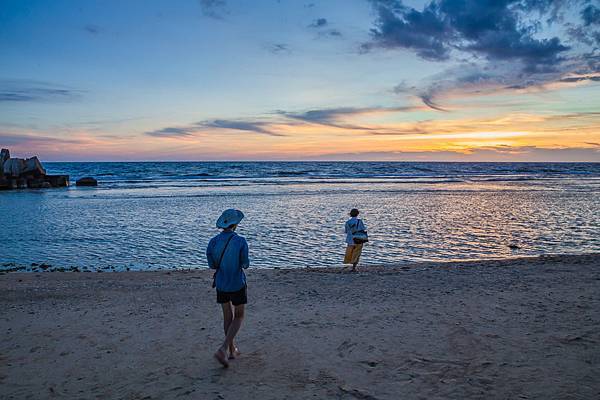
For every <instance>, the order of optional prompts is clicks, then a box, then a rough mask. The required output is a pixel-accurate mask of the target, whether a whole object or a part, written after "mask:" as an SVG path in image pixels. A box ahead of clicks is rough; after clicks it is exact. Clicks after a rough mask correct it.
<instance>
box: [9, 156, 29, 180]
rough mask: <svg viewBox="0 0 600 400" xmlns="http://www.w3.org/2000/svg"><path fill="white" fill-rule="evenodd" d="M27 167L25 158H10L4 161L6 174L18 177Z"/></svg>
mask: <svg viewBox="0 0 600 400" xmlns="http://www.w3.org/2000/svg"><path fill="white" fill-rule="evenodd" d="M24 169H25V160H23V159H22V158H9V159H8V160H6V161H5V162H4V175H8V176H9V177H13V178H18V177H19V176H20V175H21V173H22V172H23V170H24Z"/></svg>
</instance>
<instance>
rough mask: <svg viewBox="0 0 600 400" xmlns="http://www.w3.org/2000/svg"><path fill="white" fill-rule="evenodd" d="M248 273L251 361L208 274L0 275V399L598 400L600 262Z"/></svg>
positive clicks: (555, 259) (594, 257)
mask: <svg viewBox="0 0 600 400" xmlns="http://www.w3.org/2000/svg"><path fill="white" fill-rule="evenodd" d="M340 272H341V271H340V269H339V268H297V269H292V268H289V269H252V268H251V269H250V270H249V271H248V285H249V289H248V290H249V304H248V306H247V316H246V320H245V322H244V325H243V326H242V329H241V331H240V334H239V339H238V345H239V347H240V349H241V350H242V353H243V354H242V356H241V358H240V359H238V360H235V361H234V362H232V363H231V364H232V365H231V367H230V368H229V369H228V370H224V369H222V368H221V367H220V366H219V365H218V364H217V363H216V362H215V361H214V360H213V358H212V353H213V352H214V350H215V349H216V347H217V346H218V345H219V341H220V340H221V336H222V331H221V330H222V327H221V324H222V321H221V314H220V313H221V312H220V308H219V307H218V305H217V304H215V298H214V297H215V296H214V290H213V289H211V287H210V283H211V277H212V271H210V270H208V269H199V270H191V271H176V270H163V271H135V272H134V271H130V272H121V273H118V274H106V273H104V274H102V273H96V274H85V273H69V274H60V273H52V274H42V273H5V274H3V275H1V276H0V301H1V304H0V307H1V308H0V309H1V310H2V311H1V317H2V319H3V320H4V329H2V336H1V337H0V343H1V344H0V356H1V358H2V361H3V362H2V365H0V394H2V397H3V398H7V399H18V398H27V397H33V398H46V397H67V398H86V399H87V398H126V399H139V398H147V399H159V398H160V399H175V398H177V399H179V398H184V399H185V398H190V399H194V398H218V399H236V398H237V399H244V398H251V397H253V398H260V399H280V398H289V399H307V398H331V397H334V398H341V399H370V400H373V399H380V400H382V399H396V398H399V397H402V398H407V399H419V398H434V399H435V398H439V399H442V398H443V399H453V398H456V399H464V398H489V399H496V398H497V399H504V398H596V397H598V395H599V394H600V380H599V379H598V376H600V253H593V254H586V255H552V256H542V257H526V258H519V259H503V260H493V261H465V262H447V263H416V264H404V263H402V264H398V265H391V266H368V267H366V268H364V269H362V270H359V272H358V273H340Z"/></svg>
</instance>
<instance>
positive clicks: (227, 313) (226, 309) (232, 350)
mask: <svg viewBox="0 0 600 400" xmlns="http://www.w3.org/2000/svg"><path fill="white" fill-rule="evenodd" d="M221 306H222V307H223V331H224V332H225V336H227V331H228V330H229V325H231V321H233V305H232V304H231V302H228V303H223V304H221ZM228 350H229V359H230V360H233V359H234V358H236V357H238V356H239V355H240V354H241V353H240V351H239V350H238V348H237V347H236V346H235V343H234V344H233V346H231V347H229V349H228Z"/></svg>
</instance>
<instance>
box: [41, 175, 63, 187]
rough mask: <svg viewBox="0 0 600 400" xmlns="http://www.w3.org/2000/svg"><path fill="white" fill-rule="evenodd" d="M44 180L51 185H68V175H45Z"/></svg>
mask: <svg viewBox="0 0 600 400" xmlns="http://www.w3.org/2000/svg"><path fill="white" fill-rule="evenodd" d="M46 182H50V185H52V187H63V186H69V175H46Z"/></svg>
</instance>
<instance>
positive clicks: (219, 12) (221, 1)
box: [199, 0, 229, 19]
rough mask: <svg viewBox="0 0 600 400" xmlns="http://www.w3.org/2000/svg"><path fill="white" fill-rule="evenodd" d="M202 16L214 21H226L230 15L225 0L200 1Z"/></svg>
mask: <svg viewBox="0 0 600 400" xmlns="http://www.w3.org/2000/svg"><path fill="white" fill-rule="evenodd" d="M199 3H200V8H201V10H202V14H203V15H204V16H205V17H208V18H213V19H224V18H225V16H226V15H227V14H228V13H229V12H228V10H227V2H226V1H225V0H199Z"/></svg>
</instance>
